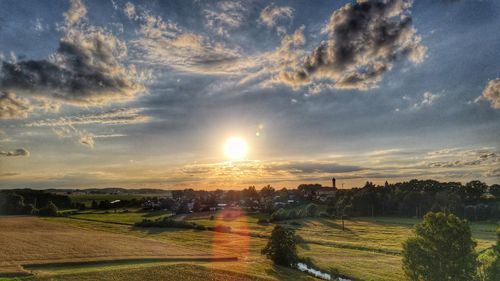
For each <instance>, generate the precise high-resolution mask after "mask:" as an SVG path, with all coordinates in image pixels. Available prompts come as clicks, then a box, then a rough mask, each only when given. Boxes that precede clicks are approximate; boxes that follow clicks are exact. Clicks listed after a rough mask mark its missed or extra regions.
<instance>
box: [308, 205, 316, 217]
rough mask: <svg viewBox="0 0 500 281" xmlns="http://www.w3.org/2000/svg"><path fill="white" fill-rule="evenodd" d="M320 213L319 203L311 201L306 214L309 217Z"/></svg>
mask: <svg viewBox="0 0 500 281" xmlns="http://www.w3.org/2000/svg"><path fill="white" fill-rule="evenodd" d="M317 213H318V205H316V204H314V203H311V204H308V205H307V207H306V214H307V216H308V217H315V216H316V214H317Z"/></svg>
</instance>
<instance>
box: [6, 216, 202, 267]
mask: <svg viewBox="0 0 500 281" xmlns="http://www.w3.org/2000/svg"><path fill="white" fill-rule="evenodd" d="M0 225H1V226H2V227H1V228H0V249H2V250H1V251H0V272H11V271H12V270H15V269H19V268H20V265H24V264H43V263H54V262H59V263H60V262H70V261H71V262H83V261H91V260H96V259H97V260H113V259H125V258H136V259H139V258H152V257H162V258H166V257H170V258H179V257H185V258H186V257H187V258H199V257H211V255H212V253H210V252H208V251H204V250H203V249H192V248H187V247H185V246H181V245H174V244H167V243H160V242H158V241H153V240H150V239H144V238H139V237H134V236H130V235H123V234H114V233H109V232H104V231H95V230H89V229H82V228H78V227H74V226H71V225H67V224H60V223H55V222H51V221H47V220H43V219H40V218H36V217H22V216H11V217H0Z"/></svg>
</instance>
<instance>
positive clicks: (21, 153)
mask: <svg viewBox="0 0 500 281" xmlns="http://www.w3.org/2000/svg"><path fill="white" fill-rule="evenodd" d="M0 156H5V157H11V156H30V152H29V151H28V150H26V149H24V148H18V149H16V150H14V151H3V150H0Z"/></svg>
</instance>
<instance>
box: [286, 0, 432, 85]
mask: <svg viewBox="0 0 500 281" xmlns="http://www.w3.org/2000/svg"><path fill="white" fill-rule="evenodd" d="M411 4H412V2H411V1H406V0H389V1H358V2H356V3H349V4H346V5H345V6H343V7H342V8H340V9H339V10H337V11H335V12H334V13H333V14H332V16H331V17H330V20H329V22H328V23H327V24H326V26H325V27H324V30H323V31H324V32H325V33H327V34H328V39H327V40H325V41H323V42H322V43H321V44H320V46H318V47H317V48H316V49H314V51H313V52H312V53H311V54H310V55H308V56H306V57H305V58H304V61H303V64H302V66H301V67H299V68H297V69H295V70H293V71H284V72H281V73H280V75H279V79H280V80H281V81H283V82H284V83H287V84H289V85H292V86H294V87H298V86H300V85H304V84H308V83H311V81H312V80H315V79H329V80H331V81H332V82H333V83H334V87H335V88H339V89H360V90H366V89H369V88H373V87H375V86H376V85H377V83H378V82H379V81H380V80H381V79H382V77H383V74H384V73H385V72H386V71H389V70H390V69H391V68H392V66H393V63H394V62H395V61H396V60H397V59H398V58H401V57H404V58H408V59H409V60H410V61H411V62H412V63H420V62H421V61H422V60H423V59H424V56H425V53H426V47H425V46H423V45H422V44H421V38H420V36H418V35H416V29H415V28H414V27H413V26H412V20H411V16H410V12H409V8H410V7H411Z"/></svg>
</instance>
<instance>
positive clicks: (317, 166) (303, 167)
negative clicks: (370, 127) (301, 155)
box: [267, 161, 364, 174]
mask: <svg viewBox="0 0 500 281" xmlns="http://www.w3.org/2000/svg"><path fill="white" fill-rule="evenodd" d="M267 169H268V170H271V171H284V172H289V173H292V174H315V173H349V172H356V171H361V170H364V168H362V167H359V166H346V165H339V164H336V163H329V162H317V161H304V162H300V161H298V162H297V161H295V162H285V163H272V164H271V165H269V166H268V168H267Z"/></svg>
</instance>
